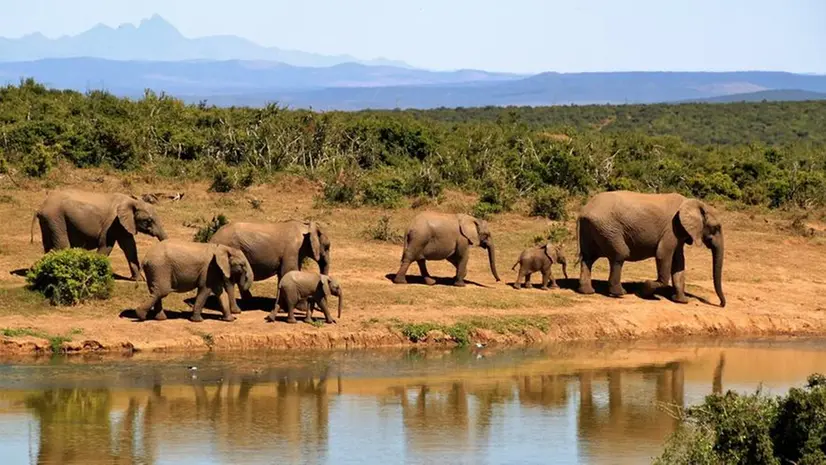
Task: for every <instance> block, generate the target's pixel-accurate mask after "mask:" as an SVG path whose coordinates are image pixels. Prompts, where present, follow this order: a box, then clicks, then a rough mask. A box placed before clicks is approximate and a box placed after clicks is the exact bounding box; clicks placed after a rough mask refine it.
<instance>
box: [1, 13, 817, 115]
mask: <svg viewBox="0 0 826 465" xmlns="http://www.w3.org/2000/svg"><path fill="white" fill-rule="evenodd" d="M28 77H32V78H35V79H36V80H37V81H39V82H42V83H44V84H46V85H48V86H50V87H55V88H65V89H75V90H78V91H87V90H94V89H105V90H108V91H110V92H112V93H114V94H116V95H121V96H130V97H139V96H141V95H143V93H144V91H145V89H152V90H155V91H156V92H161V91H165V92H167V93H169V94H172V95H175V96H177V97H180V98H183V99H184V100H186V101H188V102H199V101H202V100H206V101H207V102H208V103H212V104H215V105H249V106H262V105H265V104H267V103H270V102H276V103H279V104H281V105H288V106H290V107H293V108H314V109H317V110H360V109H365V108H374V109H392V108H418V109H427V108H435V107H477V106H488V105H494V106H508V105H528V106H539V105H564V104H606V103H613V104H618V103H658V102H684V101H695V102H696V101H703V102H726V101H740V100H745V101H760V100H764V99H765V100H821V99H823V95H824V94H826V76H824V75H804V74H791V73H782V72H761V71H743V72H604V73H554V72H549V73H541V74H537V75H533V76H529V75H519V74H507V73H492V72H487V71H481V70H458V71H429V70H423V69H417V68H413V67H410V66H408V65H407V64H405V63H403V62H396V61H389V60H384V59H377V60H359V59H356V58H353V57H351V56H324V55H317V54H312V53H305V52H299V51H288V50H281V49H277V48H268V47H262V46H260V45H257V44H255V43H252V42H250V41H247V40H245V39H241V38H238V37H235V36H210V37H201V38H186V37H184V36H183V35H181V34H180V32H178V30H177V29H175V27H173V26H172V25H171V24H169V23H168V22H166V21H165V20H164V19H163V18H161V17H160V16H157V15H156V16H153V17H151V18H149V19H146V20H143V21H141V22H140V24H139V25H138V26H137V27H136V26H134V25H131V24H124V25H121V26H119V27H117V28H110V27H108V26H103V25H99V26H96V27H94V28H92V29H90V30H89V31H86V32H84V33H81V34H79V35H76V36H72V37H60V38H57V39H48V38H46V37H44V36H42V35H40V34H32V35H28V36H25V37H22V38H19V39H3V38H0V84H17V83H18V82H19V80H20V79H21V78H28Z"/></svg>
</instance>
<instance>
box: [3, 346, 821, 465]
mask: <svg viewBox="0 0 826 465" xmlns="http://www.w3.org/2000/svg"><path fill="white" fill-rule="evenodd" d="M191 366H195V367H197V370H192V369H190V368H189V367H191ZM815 371H821V372H826V341H823V340H814V341H812V340H807V341H776V340H775V341H770V342H769V341H760V342H757V341H750V342H738V343H733V342H728V343H713V342H709V343H694V344H639V343H638V344H634V345H617V346H612V345H603V346H591V345H564V346H552V347H545V348H533V349H519V350H515V349H511V350H493V349H486V348H482V349H478V348H471V349H460V350H453V351H380V352H379V351H376V352H372V351H371V352H361V351H360V352H334V353H323V354H314V353H308V352H302V353H297V352H291V351H282V352H278V353H247V354H236V355H233V356H189V357H187V356H168V358H165V359H164V358H159V357H158V356H153V357H152V358H148V357H143V356H135V357H132V358H83V359H81V358H69V359H66V358H57V359H46V360H35V359H28V360H15V361H5V362H2V363H0V463H2V464H28V463H39V464H94V463H107V464H114V463H124V464H125V463H139V464H225V463H226V464H229V463H244V464H257V463H262V464H276V463H277V464H282V463H310V464H315V463H322V464H328V463H329V464H347V463H353V464H376V463H378V464H391V463H405V464H426V463H439V464H454V463H468V464H511V463H512V464H534V463H560V464H574V463H585V464H603V463H604V464H625V463H634V464H636V463H650V461H651V458H652V457H654V456H656V455H657V454H658V453H659V452H660V450H661V448H662V444H663V441H664V440H665V439H666V437H667V436H668V434H669V433H671V431H673V429H674V427H675V421H674V420H673V419H672V418H671V417H670V416H669V415H668V414H666V413H665V412H664V411H663V410H662V409H661V408H660V406H661V405H662V404H663V403H665V404H677V405H686V404H692V403H697V402H700V401H702V398H703V396H705V395H707V394H709V393H711V392H712V391H714V390H720V389H736V390H740V391H752V390H754V389H755V388H757V387H758V385H759V384H760V383H761V382H762V384H763V387H764V389H766V390H768V391H770V392H772V393H777V394H780V393H782V392H784V391H785V390H786V389H788V388H789V387H791V386H795V385H800V384H802V383H803V382H804V381H805V378H806V376H808V375H809V374H810V373H812V372H815Z"/></svg>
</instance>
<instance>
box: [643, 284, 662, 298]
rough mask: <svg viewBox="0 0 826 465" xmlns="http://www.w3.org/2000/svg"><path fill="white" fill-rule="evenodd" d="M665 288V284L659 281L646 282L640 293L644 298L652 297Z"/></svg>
mask: <svg viewBox="0 0 826 465" xmlns="http://www.w3.org/2000/svg"><path fill="white" fill-rule="evenodd" d="M661 287H663V284H662V283H660V282H659V281H650V280H649V281H646V282H645V283H643V285H642V290H641V291H640V295H642V296H643V297H651V296H653V295H654V293H656V292H657V290H658V289H659V288H661Z"/></svg>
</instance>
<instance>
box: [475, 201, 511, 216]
mask: <svg viewBox="0 0 826 465" xmlns="http://www.w3.org/2000/svg"><path fill="white" fill-rule="evenodd" d="M503 210H504V209H503V208H502V206H501V205H495V204H492V203H488V202H477V203H476V205H474V206H473V216H475V217H477V218H479V219H483V220H487V219H489V218H490V217H491V216H493V215H495V214H497V213H502V211H503Z"/></svg>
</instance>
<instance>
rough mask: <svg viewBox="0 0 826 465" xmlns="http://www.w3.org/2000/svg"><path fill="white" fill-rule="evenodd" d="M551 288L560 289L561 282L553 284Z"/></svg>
mask: <svg viewBox="0 0 826 465" xmlns="http://www.w3.org/2000/svg"><path fill="white" fill-rule="evenodd" d="M551 289H559V284H556V283H554V284H551Z"/></svg>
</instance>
